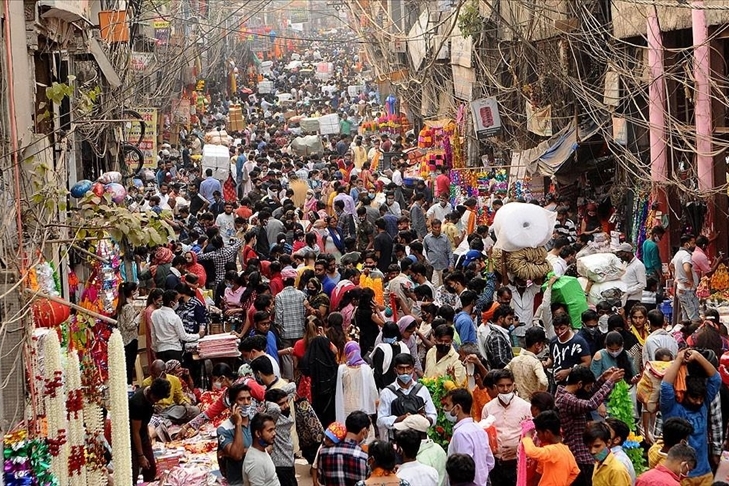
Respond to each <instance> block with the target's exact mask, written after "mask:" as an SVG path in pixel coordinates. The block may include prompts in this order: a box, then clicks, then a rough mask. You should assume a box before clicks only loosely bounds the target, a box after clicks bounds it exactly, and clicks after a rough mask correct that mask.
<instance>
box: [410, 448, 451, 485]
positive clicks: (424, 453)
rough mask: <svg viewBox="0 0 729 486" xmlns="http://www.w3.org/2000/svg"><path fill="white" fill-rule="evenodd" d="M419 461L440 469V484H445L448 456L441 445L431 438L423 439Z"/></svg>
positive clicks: (437, 469)
mask: <svg viewBox="0 0 729 486" xmlns="http://www.w3.org/2000/svg"><path fill="white" fill-rule="evenodd" d="M416 459H417V460H418V462H420V463H421V464H425V465H427V466H430V467H432V468H435V470H436V471H438V484H439V485H440V486H443V485H444V484H445V477H446V468H445V465H446V460H447V459H448V456H447V455H446V452H445V451H444V450H443V448H442V447H441V446H439V445H438V444H436V443H435V442H433V441H432V440H431V439H423V441H422V442H421V443H420V450H419V451H418V456H417V457H416Z"/></svg>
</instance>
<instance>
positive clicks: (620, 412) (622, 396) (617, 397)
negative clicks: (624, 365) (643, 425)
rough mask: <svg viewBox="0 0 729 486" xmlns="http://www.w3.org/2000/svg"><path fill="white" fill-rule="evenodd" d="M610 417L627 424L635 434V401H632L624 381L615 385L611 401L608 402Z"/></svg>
mask: <svg viewBox="0 0 729 486" xmlns="http://www.w3.org/2000/svg"><path fill="white" fill-rule="evenodd" d="M608 415H610V416H611V417H613V418H616V419H618V420H620V421H621V422H625V424H626V425H627V426H628V427H630V430H631V432H635V421H634V419H633V401H632V400H631V399H630V390H629V389H628V385H627V383H625V381H624V380H620V381H619V382H617V383H616V384H615V388H613V391H612V393H610V400H608Z"/></svg>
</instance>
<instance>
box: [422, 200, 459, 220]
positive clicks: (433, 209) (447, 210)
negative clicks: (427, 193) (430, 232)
mask: <svg viewBox="0 0 729 486" xmlns="http://www.w3.org/2000/svg"><path fill="white" fill-rule="evenodd" d="M452 212H453V206H451V203H450V202H449V201H448V194H445V193H443V194H441V195H440V196H438V203H437V204H433V205H432V206H430V208H429V209H428V212H427V213H425V216H426V217H427V218H428V221H430V222H432V221H434V220H438V221H440V222H441V223H445V221H446V216H448V215H449V214H451V213H452Z"/></svg>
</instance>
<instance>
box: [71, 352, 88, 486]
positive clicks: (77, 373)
mask: <svg viewBox="0 0 729 486" xmlns="http://www.w3.org/2000/svg"><path fill="white" fill-rule="evenodd" d="M67 361H68V364H67V371H66V387H67V389H68V391H67V392H66V393H67V397H68V398H67V400H66V410H67V411H68V444H69V449H70V458H69V463H68V474H69V478H70V480H71V484H80V485H83V484H86V430H85V429H84V409H83V390H82V389H81V363H80V361H79V359H78V353H77V352H76V351H71V352H70V353H69V354H68V360H67Z"/></svg>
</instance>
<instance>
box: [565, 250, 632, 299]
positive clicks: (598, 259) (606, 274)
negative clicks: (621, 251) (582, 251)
mask: <svg viewBox="0 0 729 486" xmlns="http://www.w3.org/2000/svg"><path fill="white" fill-rule="evenodd" d="M577 273H578V274H580V275H581V276H582V277H585V278H587V279H588V280H589V281H590V282H592V286H591V287H590V292H589V295H588V297H587V300H588V302H589V303H590V304H593V305H596V304H597V303H598V302H600V301H603V300H617V299H620V300H622V301H623V304H625V301H624V299H625V295H626V294H625V291H626V290H627V287H626V286H625V284H624V283H623V282H622V281H620V277H622V276H623V274H624V273H625V264H624V263H623V262H622V261H621V260H620V258H618V257H617V256H615V255H614V254H612V253H596V254H595V255H587V256H584V257H580V258H578V259H577Z"/></svg>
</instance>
